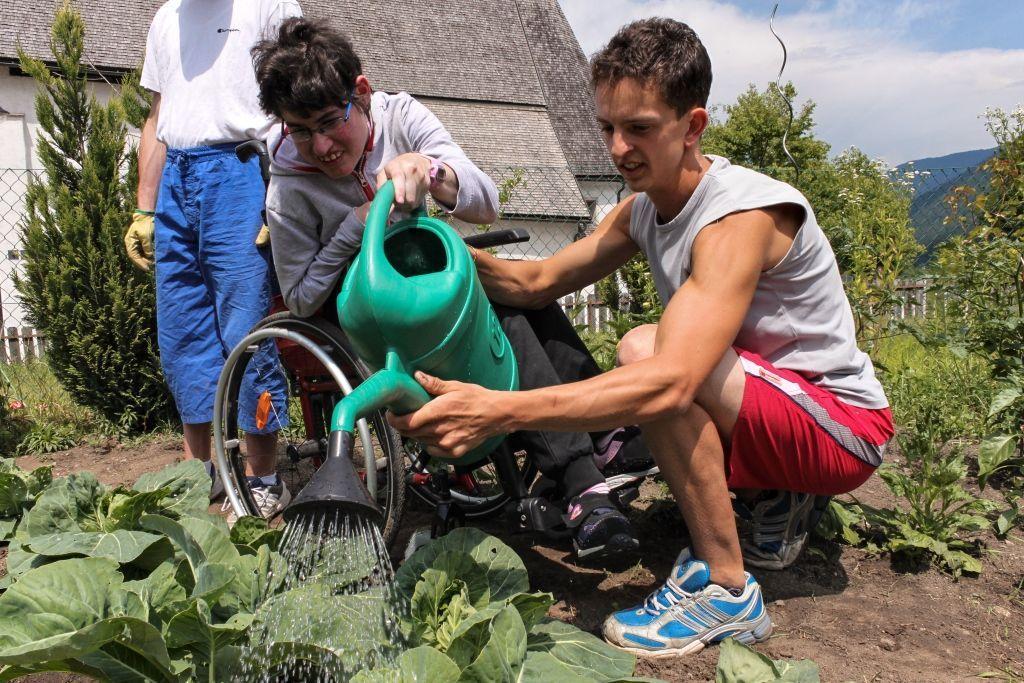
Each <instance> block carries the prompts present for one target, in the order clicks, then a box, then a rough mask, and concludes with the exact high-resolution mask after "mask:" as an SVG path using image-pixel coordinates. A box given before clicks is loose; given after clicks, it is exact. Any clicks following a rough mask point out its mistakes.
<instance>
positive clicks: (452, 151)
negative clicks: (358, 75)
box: [267, 92, 498, 317]
mask: <svg viewBox="0 0 1024 683" xmlns="http://www.w3.org/2000/svg"><path fill="white" fill-rule="evenodd" d="M370 118H371V120H372V122H373V129H372V131H371V135H372V145H371V146H370V148H369V149H368V151H367V152H366V154H365V155H364V159H363V161H362V162H360V163H359V164H358V165H357V167H356V170H355V171H354V172H353V173H352V175H349V176H346V177H344V178H340V179H338V180H332V179H331V178H328V177H327V176H326V175H324V174H323V173H321V172H320V171H318V170H317V169H315V168H313V167H310V166H309V165H308V164H306V163H305V162H304V161H303V160H302V158H301V157H300V156H299V154H298V151H297V150H296V149H295V145H294V143H293V142H292V140H291V139H290V138H287V137H286V138H284V139H283V140H282V138H281V136H280V133H279V132H275V133H274V134H273V135H272V136H271V138H270V139H269V140H268V141H267V146H268V148H269V149H270V153H271V165H270V173H271V178H270V186H269V187H268V189H267V223H268V224H269V225H270V233H271V245H272V248H273V251H274V266H275V268H276V270H277V279H278V281H279V282H280V284H281V293H282V295H283V296H284V303H285V305H286V306H288V309H289V310H291V311H292V312H293V313H295V314H297V315H300V316H303V317H305V316H310V315H313V314H314V313H316V312H317V310H319V309H320V307H321V306H323V304H324V303H325V302H326V301H327V298H328V297H329V296H330V294H331V292H332V291H333V290H334V288H335V286H336V285H337V282H338V278H339V277H340V276H341V274H342V272H343V271H344V269H345V267H346V266H347V265H348V263H349V262H350V261H351V260H352V258H353V257H354V254H355V253H356V252H357V251H358V250H359V245H360V243H361V241H362V238H363V227H364V226H363V223H362V222H361V221H360V220H359V219H358V218H356V214H355V212H354V211H353V209H355V208H356V207H358V206H361V205H362V204H364V203H366V201H367V200H368V199H371V198H372V196H373V193H374V192H375V190H376V189H377V172H378V171H379V170H380V169H381V168H382V167H383V166H384V165H385V164H386V163H387V162H389V161H391V160H392V159H394V158H395V157H397V156H399V155H402V154H406V153H409V152H419V153H421V154H424V155H426V156H428V157H433V158H436V159H439V160H440V161H443V162H444V163H445V164H447V165H448V166H449V167H450V168H451V169H452V170H453V171H455V175H456V176H457V177H458V180H459V194H458V198H457V201H456V203H455V206H454V207H451V208H450V209H449V208H447V207H442V208H446V209H447V210H448V212H449V213H451V214H452V215H453V216H455V217H456V218H458V219H460V220H463V221H466V222H467V223H491V222H493V221H494V220H495V219H496V218H497V215H498V190H497V188H496V187H495V185H494V181H492V180H491V179H490V178H489V177H488V176H487V174H485V173H484V172H483V171H481V170H480V169H479V168H477V167H476V166H475V165H474V164H473V162H471V161H470V160H469V159H468V158H467V157H466V155H465V153H464V152H463V151H462V149H461V148H460V147H459V146H458V145H456V144H455V142H454V141H453V140H452V138H451V136H450V135H449V134H448V131H447V130H445V128H444V126H443V125H441V122H440V121H438V119H437V117H436V116H434V115H433V114H432V113H431V112H430V110H429V109H427V108H426V107H425V106H423V105H422V104H420V103H419V102H417V101H416V100H415V99H413V98H412V97H411V96H410V95H409V94H408V93H404V92H403V93H398V94H397V95H388V94H387V93H383V92H375V93H374V94H373V96H372V98H371V101H370ZM400 217H401V216H398V215H397V214H393V219H397V218H400Z"/></svg>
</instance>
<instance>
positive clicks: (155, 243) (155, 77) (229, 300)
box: [125, 0, 301, 517]
mask: <svg viewBox="0 0 1024 683" xmlns="http://www.w3.org/2000/svg"><path fill="white" fill-rule="evenodd" d="M299 15H301V10H300V8H299V6H298V4H297V3H296V2H295V0H170V1H169V2H167V3H166V4H164V5H163V6H162V7H161V8H160V9H159V10H158V11H157V13H156V16H155V17H154V18H153V23H152V25H151V26H150V29H149V36H148V38H147V40H146V59H145V63H144V65H143V69H142V81H141V82H142V86H143V87H145V88H147V89H149V90H150V91H152V93H153V105H152V109H151V110H150V114H149V118H148V119H147V120H146V123H145V125H144V126H143V128H142V140H141V142H140V145H139V188H138V196H137V209H136V210H135V216H134V219H133V221H132V224H131V226H130V227H129V229H128V232H127V234H126V235H125V247H126V248H127V251H128V255H129V257H130V258H131V259H132V261H134V262H135V264H136V265H137V266H139V267H140V268H142V269H144V270H148V269H149V268H150V267H152V265H153V264H154V260H155V264H156V293H157V338H158V341H159V345H160V361H161V364H162V366H163V371H164V376H165V377H166V380H167V384H168V386H169V387H170V389H171V393H172V394H173V395H174V400H175V403H176V405H177V408H178V413H179V414H180V416H181V421H182V424H183V427H184V433H185V456H186V457H187V458H198V459H200V460H203V461H204V462H205V463H206V465H207V469H208V471H209V472H210V475H211V476H214V471H213V468H212V465H211V463H210V424H211V421H212V419H213V401H214V394H215V391H216V386H217V379H218V377H219V375H220V371H221V368H222V367H223V365H224V360H225V358H226V357H227V354H228V353H229V352H230V351H231V349H232V348H233V347H234V346H235V344H237V343H238V342H239V341H240V340H241V339H242V338H243V337H244V336H245V335H246V334H247V333H248V332H249V330H250V329H251V328H252V327H253V325H254V324H255V323H256V322H258V321H259V320H260V319H261V318H263V317H264V316H265V315H266V314H267V311H268V310H269V306H270V296H271V293H270V287H271V279H270V267H269V256H268V253H267V250H266V248H261V247H259V246H258V245H257V244H256V239H257V236H258V235H259V233H260V229H261V227H262V224H263V222H262V219H261V210H262V209H263V202H264V193H265V191H264V185H263V179H262V177H261V176H260V169H259V164H258V162H257V160H255V159H253V160H251V161H250V162H249V163H245V164H243V163H242V162H240V161H239V160H238V159H237V158H236V157H235V154H234V148H235V146H236V145H237V144H239V143H240V142H242V141H245V140H249V139H257V140H263V139H265V138H266V135H267V133H268V132H269V130H270V127H271V119H270V118H269V117H268V116H267V115H266V114H264V113H263V111H262V110H261V109H260V106H259V102H258V100H257V88H256V80H255V76H254V73H253V67H252V61H251V58H250V56H249V50H250V49H251V48H252V46H253V45H254V44H255V43H256V42H258V41H260V40H262V39H263V38H265V37H267V36H269V35H274V34H275V33H276V31H277V27H278V26H279V25H280V24H281V22H282V21H283V20H284V19H286V18H288V17H290V16H299ZM154 237H155V239H154ZM286 393H287V391H286V386H285V382H284V378H283V376H282V374H281V373H280V372H279V371H278V365H277V352H276V349H275V348H274V346H273V345H272V344H265V345H264V346H263V347H262V348H261V349H260V351H259V352H257V353H256V354H255V355H254V357H253V360H252V361H251V362H250V363H249V368H248V370H247V372H246V375H245V378H244V379H243V382H242V387H241V391H240V394H239V415H238V421H239V425H240V427H241V428H242V429H243V430H244V431H245V433H246V453H247V456H248V457H247V467H248V468H249V471H248V473H247V474H248V475H249V477H250V482H249V485H250V488H251V489H252V491H253V495H254V497H255V498H256V502H257V504H258V505H259V507H260V509H261V511H262V512H263V514H264V516H266V517H270V516H272V515H274V514H276V513H277V512H279V511H280V510H282V509H284V507H285V506H286V505H287V504H288V502H289V501H290V499H291V494H290V493H289V492H288V490H287V488H286V487H285V486H284V484H283V482H281V481H280V479H279V478H278V476H277V473H276V471H275V466H274V465H275V460H276V449H277V431H278V430H280V429H281V428H282V427H285V426H287V414H288V411H287V396H286ZM222 492H223V485H222V483H221V482H219V481H215V482H214V486H213V491H212V492H211V497H216V496H218V495H219V494H220V493H222Z"/></svg>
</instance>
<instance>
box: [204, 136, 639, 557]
mask: <svg viewBox="0 0 1024 683" xmlns="http://www.w3.org/2000/svg"><path fill="white" fill-rule="evenodd" d="M236 152H237V154H238V156H239V158H240V159H241V160H242V161H247V160H248V159H249V158H251V157H252V156H253V155H258V156H259V159H260V165H261V170H262V171H263V175H264V179H268V178H269V158H268V156H267V154H266V148H265V147H264V146H263V145H262V143H258V142H255V141H250V142H248V143H244V144H243V145H240V146H239V148H238V149H237V150H236ZM464 240H465V242H466V243H467V244H468V245H470V246H473V247H476V248H481V249H487V248H494V247H498V246H503V245H508V244H514V243H519V242H525V241H528V240H529V234H528V233H527V232H526V231H524V230H521V229H516V230H499V231H492V232H486V233H479V234H476V235H471V236H468V237H464ZM328 305H329V306H330V305H333V297H332V298H331V300H330V303H329V304H328ZM281 307H282V308H283V306H281ZM264 344H274V345H276V347H277V352H278V358H279V360H280V363H279V364H278V366H277V367H276V368H275V369H274V370H273V371H274V372H281V373H283V375H284V379H285V382H286V384H287V387H288V391H287V396H288V401H287V405H286V406H273V405H270V406H269V414H267V415H264V416H262V417H263V419H264V420H270V419H276V420H277V421H278V422H279V423H283V422H284V420H285V415H283V414H281V413H287V419H288V422H289V424H288V426H287V427H285V428H283V429H282V430H280V432H279V439H280V441H283V444H282V443H280V442H279V448H278V462H277V471H278V474H279V476H280V477H281V479H282V481H283V483H284V484H285V485H286V486H287V488H288V489H289V491H290V492H292V494H296V493H298V492H299V491H300V490H301V489H302V488H303V487H304V486H305V485H306V483H308V482H309V480H310V478H311V477H312V475H313V473H314V472H315V471H316V470H317V469H318V468H319V467H320V466H321V465H322V464H323V462H324V459H325V457H326V454H327V446H328V437H329V434H330V425H331V417H332V414H333V411H334V406H335V404H336V403H337V402H338V401H339V400H341V398H342V397H344V396H345V395H347V394H348V393H350V392H351V391H352V390H353V388H355V387H356V386H358V385H359V384H360V383H362V382H363V381H364V380H366V379H367V378H368V377H369V376H370V375H371V374H372V372H371V371H370V369H369V368H368V367H367V366H366V365H365V363H363V361H362V360H361V359H360V358H359V357H358V356H357V355H356V353H355V352H354V351H353V349H352V347H351V344H350V343H349V341H348V339H347V338H346V336H345V333H344V332H343V331H342V330H341V329H340V328H339V327H338V326H337V325H336V324H335V323H333V322H331V321H330V320H328V319H327V318H326V316H313V317H309V318H300V317H298V316H296V315H294V314H293V313H290V312H288V311H287V310H282V311H279V312H273V313H271V315H269V316H267V317H266V318H264V319H263V320H261V321H260V322H259V323H258V324H257V325H256V326H255V327H254V328H253V329H252V331H251V332H250V333H249V335H247V336H246V338H245V339H243V340H242V341H241V342H240V343H239V344H238V345H237V346H236V347H235V348H234V349H233V350H232V352H231V353H230V354H229V356H228V359H227V360H226V362H225V365H224V370H223V371H222V373H221V377H220V381H219V383H218V386H217V397H216V400H215V404H214V416H213V437H214V438H213V444H214V450H215V453H216V459H217V462H218V464H220V463H223V464H224V465H226V466H220V467H219V469H221V471H222V474H223V475H224V477H225V484H226V486H227V487H228V488H229V490H233V491H234V492H236V493H237V495H236V496H230V497H229V502H230V505H231V506H232V508H233V509H234V513H235V514H236V515H238V516H239V517H241V516H245V515H255V514H257V512H256V509H257V508H256V503H255V500H254V498H253V496H252V493H251V491H250V489H249V484H248V479H247V478H246V454H245V452H244V438H243V436H244V435H243V434H242V431H241V430H240V428H239V423H238V409H239V391H240V388H241V386H242V379H243V377H244V375H245V373H246V371H247V369H248V368H249V365H250V363H251V362H252V360H253V357H254V355H255V354H256V352H257V351H258V350H259V349H260V347H261V345H264ZM254 371H258V368H255V366H254ZM268 398H269V397H268ZM256 417H257V423H258V424H259V420H260V417H261V416H260V415H259V414H257V416H256ZM351 457H352V461H353V466H354V467H355V470H356V472H357V474H358V476H359V477H360V479H361V480H362V482H363V484H364V485H365V486H366V488H367V490H368V492H369V493H370V496H371V498H373V500H374V501H375V502H376V503H377V505H378V506H379V507H380V509H381V510H382V512H383V521H382V524H381V527H382V528H381V535H382V537H383V539H384V542H385V543H386V544H387V546H388V547H392V545H393V543H394V541H395V538H396V536H397V533H398V530H399V526H400V523H401V519H402V514H403V512H404V508H405V504H406V496H407V494H408V493H411V494H412V495H414V496H416V497H417V498H419V499H420V500H422V501H423V502H424V503H426V504H427V505H428V506H430V507H432V508H433V509H434V511H435V515H434V521H433V524H432V528H431V534H432V536H438V535H443V534H444V533H447V532H448V531H449V530H450V529H451V528H452V527H454V526H457V525H461V524H463V523H464V522H465V520H466V519H472V518H479V517H486V516H490V515H495V514H498V513H500V512H505V513H506V514H507V515H508V521H509V523H510V527H511V528H510V530H512V531H536V532H541V533H544V534H545V535H548V536H549V537H558V536H563V535H566V533H567V532H564V531H563V529H564V524H563V520H562V518H561V510H560V508H559V506H557V505H554V504H552V503H551V501H550V500H549V495H550V493H551V489H552V484H551V482H549V481H547V480H546V479H544V478H543V477H538V470H537V468H536V466H535V465H534V464H533V462H532V460H531V459H530V458H529V457H528V455H527V453H525V452H523V451H518V452H514V451H513V450H512V448H511V446H509V445H508V441H506V442H505V443H503V444H502V445H501V446H500V447H499V448H498V449H497V450H496V451H495V452H494V453H492V454H491V455H490V456H488V457H487V458H485V459H483V460H480V461H478V462H477V463H474V464H473V465H470V466H460V465H457V464H452V463H450V462H447V461H442V460H439V459H431V458H430V456H429V454H427V453H426V451H425V450H423V449H421V448H420V447H419V445H418V444H416V443H415V442H413V441H411V440H403V438H402V437H401V436H400V435H399V434H398V433H397V432H396V431H395V430H394V429H392V428H391V427H390V425H389V424H388V422H387V420H386V419H385V416H384V413H383V411H378V412H376V413H373V414H372V415H371V416H369V417H368V418H366V419H363V420H360V421H359V423H358V424H357V429H356V435H355V444H354V448H353V449H352V452H351ZM225 470H226V471H225ZM631 481H632V480H631ZM609 483H612V482H611V481H610V482H609ZM637 486H638V484H637ZM623 502H628V501H625V500H624V501H623Z"/></svg>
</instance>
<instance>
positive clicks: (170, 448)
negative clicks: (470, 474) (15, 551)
mask: <svg viewBox="0 0 1024 683" xmlns="http://www.w3.org/2000/svg"><path fill="white" fill-rule="evenodd" d="M181 457H182V450H181V445H180V442H179V441H178V440H177V439H174V438H171V437H168V438H162V439H156V440H153V441H149V442H147V443H146V444H145V445H143V446H140V447H138V448H122V447H117V446H114V445H110V446H80V447H78V448H74V449H72V450H70V451H65V452H62V453H57V454H54V455H52V456H49V457H47V458H45V459H44V458H38V457H26V458H21V459H20V460H19V464H20V465H21V466H22V467H33V466H37V465H39V464H48V463H52V464H53V465H54V475H55V476H62V475H65V474H68V473H70V472H75V471H81V470H90V471H92V472H94V473H95V474H96V475H97V477H98V478H99V479H100V480H101V481H104V482H105V483H108V484H118V483H126V484H130V483H132V482H134V481H135V480H136V479H137V478H138V476H139V475H140V474H142V473H143V472H147V471H152V470H157V469H160V468H162V467H165V466H166V465H169V464H171V463H173V462H175V461H176V460H177V459H179V458H181ZM666 495H667V494H665V493H664V492H663V487H662V486H661V485H660V484H658V483H655V482H648V483H646V484H645V485H644V488H643V495H642V496H641V498H640V500H639V501H637V502H635V503H633V513H632V519H633V520H634V522H635V524H636V526H637V531H638V533H639V536H640V541H641V548H640V553H639V554H638V558H637V563H636V565H635V566H633V567H630V568H628V569H626V570H624V571H619V572H608V571H599V570H593V569H585V568H582V567H578V566H576V565H574V564H573V563H572V557H571V553H570V548H569V546H568V545H567V544H565V543H561V542H558V543H555V542H547V541H538V542H534V541H533V540H532V539H531V538H530V537H528V536H511V537H506V538H505V540H506V541H507V542H508V543H509V544H510V545H512V546H513V547H514V548H515V549H516V550H517V551H518V552H519V554H520V555H521V556H522V558H523V560H524V562H525V563H526V565H527V567H528V569H529V571H530V578H531V581H532V584H533V588H534V589H535V590H543V591H550V592H551V593H553V594H554V595H555V598H556V599H557V600H558V602H556V603H555V605H554V606H553V607H552V610H551V616H553V617H556V618H559V619H562V620H565V621H569V622H572V623H574V624H576V625H577V626H579V627H581V628H583V629H586V630H588V631H591V632H593V633H600V627H601V622H602V621H603V620H604V618H605V617H606V616H607V615H608V614H609V613H610V612H611V611H613V610H615V609H619V608H623V607H628V606H630V605H633V604H636V603H638V602H639V601H641V600H642V599H643V598H644V596H645V595H647V593H648V592H650V591H651V590H652V589H653V588H655V587H656V586H657V585H659V584H660V582H661V581H662V580H664V578H665V576H666V574H667V572H668V570H669V568H670V567H671V565H672V562H673V560H674V559H675V557H676V554H677V553H678V552H679V549H680V548H681V547H682V546H683V545H684V544H685V530H684V528H683V526H682V523H681V521H680V517H679V515H678V513H677V512H676V511H675V507H674V505H673V504H672V503H671V499H670V498H668V499H666ZM856 495H857V497H858V498H859V499H861V500H863V501H864V502H867V503H871V504H874V505H890V504H892V502H893V501H892V500H891V498H890V496H889V494H888V490H887V489H886V488H885V486H884V485H883V484H882V482H881V481H880V480H879V479H878V478H877V477H873V478H872V479H871V480H870V481H869V482H868V483H867V484H865V485H864V486H863V487H862V488H861V489H859V490H858V491H857V492H856ZM409 499H410V504H409V509H408V510H407V513H406V518H405V522H404V533H403V534H402V536H401V537H400V538H399V543H400V544H402V543H404V541H405V539H407V538H408V535H409V534H410V533H411V532H412V531H413V530H414V529H416V528H418V527H421V526H424V525H428V524H429V520H430V517H429V513H428V512H427V511H426V509H425V508H424V507H423V506H422V504H421V503H418V501H416V500H415V497H412V496H410V497H409ZM479 525H480V526H481V527H482V528H484V529H485V530H486V531H488V532H490V533H493V534H495V535H498V536H506V532H505V531H504V529H505V528H507V527H506V526H505V525H504V524H503V523H502V522H501V520H500V519H494V520H486V521H483V522H480V523H479ZM986 542H987V548H988V550H989V554H988V555H987V556H986V557H985V558H984V566H985V568H984V571H983V572H982V574H981V576H979V577H976V578H962V579H961V580H960V581H953V580H952V579H951V578H950V577H949V576H948V575H946V574H943V573H941V572H939V571H938V570H936V569H933V568H929V569H924V570H921V571H918V572H916V573H911V572H904V571H901V570H899V569H898V568H896V567H894V566H893V565H892V563H891V562H890V560H889V559H888V558H887V557H872V556H870V555H868V554H867V553H865V552H863V551H861V550H858V549H855V548H849V547H845V546H838V545H835V544H831V543H817V544H816V545H814V546H813V547H812V548H811V549H810V552H806V553H805V554H804V556H803V557H802V558H801V559H800V560H799V561H798V562H797V564H796V565H795V566H793V567H791V568H790V569H788V570H786V571H783V572H766V571H762V572H759V573H757V574H756V576H757V578H758V580H759V581H760V582H761V585H762V586H763V589H764V595H765V599H766V600H767V601H768V603H769V611H770V613H771V615H772V619H773V620H774V622H775V635H773V637H772V638H771V639H770V640H769V641H768V642H767V643H763V644H761V645H759V646H758V650H759V651H761V652H763V653H765V654H767V655H769V656H771V657H773V658H776V659H779V658H784V657H785V658H796V659H802V658H810V659H813V660H814V661H816V662H817V663H818V664H819V665H820V667H821V673H822V680H823V681H900V682H903V681H907V682H910V681H914V682H917V681H969V680H975V681H977V680H980V679H979V676H978V675H979V674H981V673H984V672H1000V671H1001V672H1003V674H1002V676H1001V678H1002V680H1020V678H1019V677H1021V676H1024V537H1022V536H1021V534H1019V533H1016V534H1014V535H1012V538H1011V539H1009V540H1007V541H999V540H997V539H995V538H987V539H986ZM396 548H397V549H399V550H400V548H401V545H399V546H396ZM5 554H6V552H5V550H3V549H0V571H2V570H3V556H4V555H5ZM717 658H718V653H717V650H716V648H709V649H708V650H705V651H704V652H701V653H700V654H698V655H695V656H693V657H690V658H686V659H675V660H672V659H670V660H641V661H640V663H639V665H638V667H637V675H638V676H650V677H656V678H662V679H665V680H668V681H708V680H714V671H715V662H716V661H717ZM1009 672H1014V673H1015V675H1016V676H1017V677H1018V678H1011V677H1010V676H1009V675H1007V674H1009ZM33 680H35V681H50V682H53V683H56V682H57V681H73V680H82V679H81V678H77V677H68V676H58V675H52V674H50V675H46V676H36V677H33Z"/></svg>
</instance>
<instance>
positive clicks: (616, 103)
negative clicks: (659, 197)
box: [596, 78, 692, 192]
mask: <svg viewBox="0 0 1024 683" xmlns="http://www.w3.org/2000/svg"><path fill="white" fill-rule="evenodd" d="M596 108H597V121H598V124H599V126H600V128H601V135H602V137H603V138H604V144H605V146H606V147H608V151H609V152H610V153H611V156H612V161H613V162H614V163H615V166H616V168H618V170H619V173H621V174H622V177H623V178H624V179H625V180H626V184H628V185H629V189H631V190H633V191H634V192H650V191H651V190H652V189H653V190H657V189H658V187H659V186H660V185H672V184H674V183H676V182H677V180H678V177H679V172H680V170H681V169H682V166H683V159H684V155H685V152H686V144H687V133H688V132H689V129H690V118H691V115H692V111H691V112H690V113H688V114H685V115H683V116H679V115H678V114H677V113H676V110H675V109H673V108H672V107H671V106H669V105H668V104H667V103H666V102H665V100H664V99H662V97H661V95H660V93H659V92H658V90H657V87H656V86H654V85H642V84H640V83H638V82H637V81H635V80H633V79H632V78H624V79H622V80H620V81H619V82H618V83H615V84H614V85H608V84H603V85H599V86H598V87H597V91H596Z"/></svg>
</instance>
